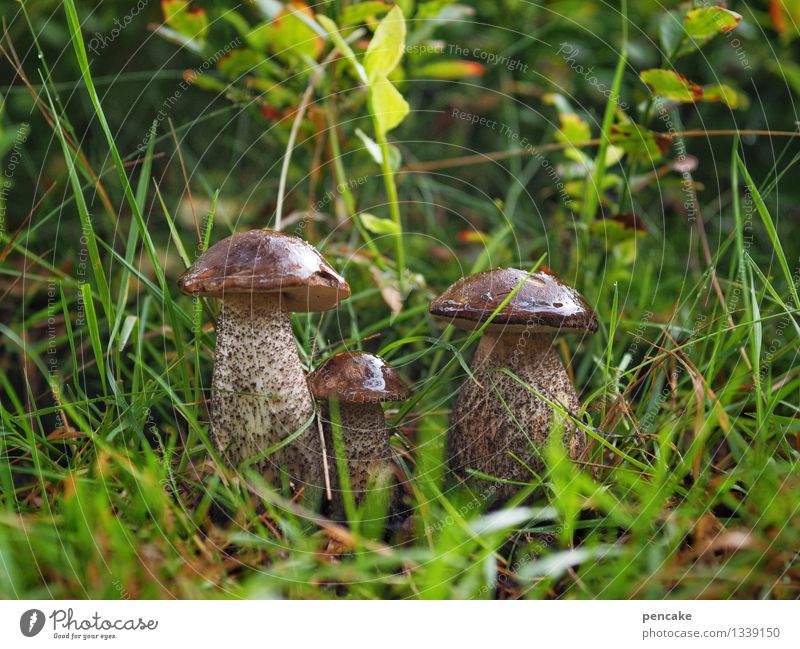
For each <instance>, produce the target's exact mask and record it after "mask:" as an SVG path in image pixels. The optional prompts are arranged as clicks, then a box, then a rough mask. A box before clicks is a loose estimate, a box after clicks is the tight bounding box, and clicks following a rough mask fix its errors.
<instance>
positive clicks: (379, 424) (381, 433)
mask: <svg viewBox="0 0 800 649" xmlns="http://www.w3.org/2000/svg"><path fill="white" fill-rule="evenodd" d="M339 412H340V416H341V425H342V441H343V442H344V447H345V451H346V454H347V466H348V468H349V470H350V487H351V489H352V490H353V496H354V497H355V501H356V503H360V502H361V501H362V499H363V498H364V493H365V492H366V490H367V485H368V484H369V480H370V478H371V477H373V476H376V475H377V474H378V473H379V472H381V471H391V470H392V468H393V466H394V463H393V460H392V458H393V454H392V449H391V446H390V445H389V429H388V428H387V426H386V417H385V415H384V414H383V408H382V407H381V404H380V403H341V404H340V408H339ZM322 416H323V420H322V423H323V430H324V432H325V448H326V449H327V453H328V466H330V467H331V490H332V493H333V498H332V500H331V501H330V502H329V503H328V515H329V516H331V517H332V518H336V519H341V518H343V517H344V504H343V501H342V493H341V488H340V486H339V478H338V471H337V468H336V467H337V463H336V451H335V446H334V443H333V434H332V431H331V422H330V411H329V408H328V406H327V405H325V406H324V409H323V415H322Z"/></svg>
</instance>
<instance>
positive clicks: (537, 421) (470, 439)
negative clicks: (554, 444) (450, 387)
mask: <svg viewBox="0 0 800 649" xmlns="http://www.w3.org/2000/svg"><path fill="white" fill-rule="evenodd" d="M471 367H472V371H473V373H474V374H475V376H476V378H477V379H478V381H480V382H481V384H482V386H483V387H481V386H478V385H476V384H475V382H474V381H472V380H469V379H468V380H467V381H466V382H465V383H464V385H463V387H462V388H461V391H460V393H459V396H458V399H457V400H456V403H455V405H454V407H453V411H452V417H451V432H450V438H449V442H448V446H449V449H448V455H449V458H450V465H451V466H452V467H453V468H454V469H456V470H459V471H462V472H463V470H464V469H465V468H472V469H476V470H478V471H481V472H483V473H487V474H489V475H492V476H496V477H500V478H505V479H507V480H515V481H520V482H530V481H531V479H532V478H533V476H532V475H531V473H530V471H528V470H527V469H526V468H525V467H524V466H523V465H522V464H520V463H519V462H518V461H517V460H516V459H514V458H513V457H512V454H513V455H515V456H516V457H518V458H520V459H521V460H522V461H523V462H525V463H526V464H527V465H528V466H529V467H530V468H532V469H533V470H534V471H537V472H540V471H541V470H542V469H543V468H544V464H543V462H542V460H541V458H540V456H539V454H538V452H537V449H539V448H541V447H542V446H543V444H544V443H545V441H546V440H547V436H548V433H549V431H550V424H551V419H552V417H553V414H554V413H553V411H552V410H551V408H550V407H549V406H548V405H547V404H546V403H545V402H544V401H542V400H541V399H539V398H538V397H536V396H535V395H534V394H533V393H532V392H530V391H529V390H527V389H526V388H525V387H524V386H523V385H520V383H519V382H517V381H516V380H515V379H514V378H512V377H511V376H509V375H508V374H506V373H504V372H498V371H491V370H493V369H495V368H507V369H509V370H511V371H512V372H513V373H514V374H516V376H517V377H518V378H519V379H520V380H521V381H523V382H524V383H527V384H528V385H530V386H531V387H532V388H534V389H535V390H537V391H538V392H540V393H541V394H543V395H545V396H547V397H548V398H549V399H550V400H552V401H557V402H559V403H561V404H562V405H564V406H565V407H566V408H567V410H570V411H572V412H577V411H578V408H579V407H580V403H579V401H578V397H577V395H576V394H575V389H574V388H573V386H572V384H571V383H570V380H569V377H568V376H567V373H566V370H565V369H564V365H563V364H562V363H561V359H560V358H559V356H558V354H557V353H556V351H555V349H554V347H553V340H552V336H550V335H548V334H543V333H532V334H530V335H526V334H525V333H493V332H486V333H484V335H483V337H482V338H481V341H480V343H479V345H478V348H477V350H476V351H475V357H474V358H473V361H472V366H471ZM498 393H499V394H500V395H502V397H503V400H505V405H503V401H501V399H500V397H499V396H498ZM506 406H507V407H506ZM509 411H510V413H509ZM512 414H513V417H512ZM515 419H516V422H515V421H514V420H515ZM520 428H521V429H522V430H520ZM564 443H565V445H566V447H567V450H568V453H569V456H570V457H571V458H573V459H575V458H577V457H578V456H579V455H580V453H581V451H582V450H583V448H584V447H585V446H586V436H585V433H584V432H583V431H582V430H580V429H579V428H577V427H576V426H574V425H573V424H571V423H569V422H568V421H567V422H566V423H565V426H564ZM534 447H535V448H534ZM516 489H517V487H515V486H513V485H506V486H503V487H499V488H498V489H497V493H498V495H500V496H508V495H510V494H511V493H513V492H514V491H516Z"/></svg>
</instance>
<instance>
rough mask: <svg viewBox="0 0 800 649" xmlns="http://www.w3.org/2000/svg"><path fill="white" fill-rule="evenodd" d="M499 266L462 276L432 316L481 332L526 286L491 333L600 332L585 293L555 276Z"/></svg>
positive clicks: (436, 304)
mask: <svg viewBox="0 0 800 649" xmlns="http://www.w3.org/2000/svg"><path fill="white" fill-rule="evenodd" d="M526 276H527V273H526V272H525V271H524V270H518V269H516V268H495V269H494V270H487V271H483V272H481V273H475V274H474V275H469V276H468V277H462V278H461V279H459V280H458V281H457V282H455V283H454V284H453V285H452V286H450V288H448V289H447V290H446V291H445V292H444V293H442V294H441V295H440V296H439V297H437V298H436V299H435V300H434V301H433V302H431V305H430V312H431V314H432V315H434V316H436V317H438V318H442V319H445V320H448V321H449V322H450V323H451V324H453V325H455V326H457V327H460V328H461V329H468V330H469V329H477V328H478V327H479V326H480V325H481V324H482V323H483V322H485V321H486V320H488V319H489V318H490V317H491V315H492V313H494V311H495V310H496V309H497V308H498V307H499V306H500V304H501V303H502V302H503V300H505V298H506V297H507V296H508V294H509V293H511V291H513V290H514V288H515V287H516V286H517V285H518V284H519V283H520V282H524V283H523V284H522V286H521V287H520V288H519V290H518V291H517V292H516V294H515V295H514V297H513V298H511V301H510V302H509V303H508V304H506V305H505V307H503V309H501V310H500V311H499V312H498V314H497V315H496V316H495V317H494V319H493V320H492V322H491V324H490V325H489V327H488V329H489V330H490V331H491V330H493V331H507V332H509V333H513V332H515V331H524V330H525V329H529V330H532V331H537V332H553V333H556V332H559V331H562V332H570V331H573V332H583V333H594V332H595V331H597V317H596V316H595V313H594V311H592V309H591V307H590V306H589V305H588V304H587V303H586V300H584V299H583V298H582V297H581V295H580V294H579V293H578V292H577V291H576V290H575V289H574V288H572V287H571V286H567V285H566V284H564V283H563V282H562V281H561V280H560V279H559V278H558V277H556V276H555V275H553V274H551V273H545V272H541V271H539V272H536V273H532V274H531V275H530V277H528V278H527V280H526V279H525V277H526Z"/></svg>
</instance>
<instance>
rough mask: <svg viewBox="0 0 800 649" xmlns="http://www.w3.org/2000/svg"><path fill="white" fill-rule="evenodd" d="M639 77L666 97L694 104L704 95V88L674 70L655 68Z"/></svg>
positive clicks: (658, 93)
mask: <svg viewBox="0 0 800 649" xmlns="http://www.w3.org/2000/svg"><path fill="white" fill-rule="evenodd" d="M639 78H640V79H641V80H642V81H643V82H644V83H646V84H647V85H648V86H649V87H650V89H651V90H652V91H653V92H654V93H655V94H657V95H661V96H662V97H665V98H666V99H671V100H673V101H679V102H681V103H685V104H693V103H695V102H696V101H699V100H700V99H702V97H703V89H702V88H701V87H700V86H698V85H697V84H696V83H694V82H693V81H689V80H688V79H687V78H686V77H684V76H683V75H682V74H678V73H677V72H673V71H672V70H662V69H659V68H653V69H650V70H645V71H644V72H642V73H641V74H640V75H639Z"/></svg>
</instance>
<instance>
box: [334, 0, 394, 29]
mask: <svg viewBox="0 0 800 649" xmlns="http://www.w3.org/2000/svg"><path fill="white" fill-rule="evenodd" d="M391 8H392V5H390V4H386V3H385V2H380V1H379V0H374V1H368V2H361V3H359V4H357V5H350V6H348V7H345V8H344V9H343V10H342V13H341V14H340V15H339V24H340V25H341V26H342V27H353V26H355V25H360V24H361V23H363V22H364V21H366V20H367V19H368V18H374V17H375V16H377V15H378V14H383V13H386V12H387V11H389V9H391Z"/></svg>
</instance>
